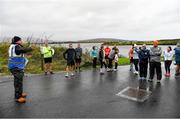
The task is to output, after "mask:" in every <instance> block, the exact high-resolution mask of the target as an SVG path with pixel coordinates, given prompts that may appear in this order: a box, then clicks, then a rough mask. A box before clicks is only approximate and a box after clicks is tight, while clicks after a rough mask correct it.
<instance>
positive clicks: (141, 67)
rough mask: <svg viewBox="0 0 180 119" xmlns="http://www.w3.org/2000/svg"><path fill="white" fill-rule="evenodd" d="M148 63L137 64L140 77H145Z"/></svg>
mask: <svg viewBox="0 0 180 119" xmlns="http://www.w3.org/2000/svg"><path fill="white" fill-rule="evenodd" d="M147 69H148V61H141V62H140V63H139V70H140V77H144V78H146V77H147Z"/></svg>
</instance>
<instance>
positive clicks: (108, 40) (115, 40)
mask: <svg viewBox="0 0 180 119" xmlns="http://www.w3.org/2000/svg"><path fill="white" fill-rule="evenodd" d="M122 41H127V40H122V39H115V38H95V39H88V40H79V41H77V42H81V43H94V42H95V43H98V42H99V43H102V42H122Z"/></svg>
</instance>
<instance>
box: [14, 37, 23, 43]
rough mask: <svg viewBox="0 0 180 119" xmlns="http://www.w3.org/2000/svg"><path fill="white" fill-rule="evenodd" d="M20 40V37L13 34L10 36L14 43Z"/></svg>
mask: <svg viewBox="0 0 180 119" xmlns="http://www.w3.org/2000/svg"><path fill="white" fill-rule="evenodd" d="M20 40H21V38H20V37H18V36H14V37H13V38H12V43H16V42H18V41H20Z"/></svg>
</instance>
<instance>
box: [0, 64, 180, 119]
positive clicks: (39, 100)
mask: <svg viewBox="0 0 180 119" xmlns="http://www.w3.org/2000/svg"><path fill="white" fill-rule="evenodd" d="M163 71H164V68H163ZM140 84H141V83H139V81H138V76H136V75H134V74H133V73H132V72H130V71H129V66H119V67H118V71H117V72H107V73H105V75H99V70H93V69H91V70H86V71H82V72H80V73H76V76H74V77H73V78H68V79H67V78H65V77H64V73H56V74H54V75H48V76H44V75H35V76H28V77H25V79H24V92H27V93H28V97H27V102H26V103H25V104H18V103H16V102H15V101H14V87H13V80H12V78H8V77H7V78H2V77H1V78H0V117H8V118H10V117H15V118H22V117H23V118H29V117H35V118H41V117H43V118H44V117H47V118H51V117H54V118H55V117H59V118H66V117H68V118H72V117H74V118H87V117H88V118H105V117H110V118H115V117H118V118H120V117H123V118H126V117H128V118H135V117H136V118H140V117H141V118H146V117H149V118H154V117H156V118H164V117H167V118H170V117H180V113H179V110H180V79H175V78H174V66H173V65H172V75H171V77H170V78H165V77H164V76H163V78H162V82H161V85H157V84H156V80H154V82H153V83H149V82H144V83H143V88H147V90H150V91H152V95H151V96H150V98H149V99H147V100H146V101H145V102H136V101H131V100H128V99H125V98H122V97H119V96H117V95H116V94H117V93H119V92H120V91H121V90H123V89H125V88H126V87H128V86H129V87H133V88H137V87H139V86H140V87H141V85H140ZM144 86H145V87H144Z"/></svg>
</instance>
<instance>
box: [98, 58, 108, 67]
mask: <svg viewBox="0 0 180 119" xmlns="http://www.w3.org/2000/svg"><path fill="white" fill-rule="evenodd" d="M99 62H100V64H101V68H103V66H104V67H105V68H107V66H106V63H105V62H104V61H103V60H99Z"/></svg>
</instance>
